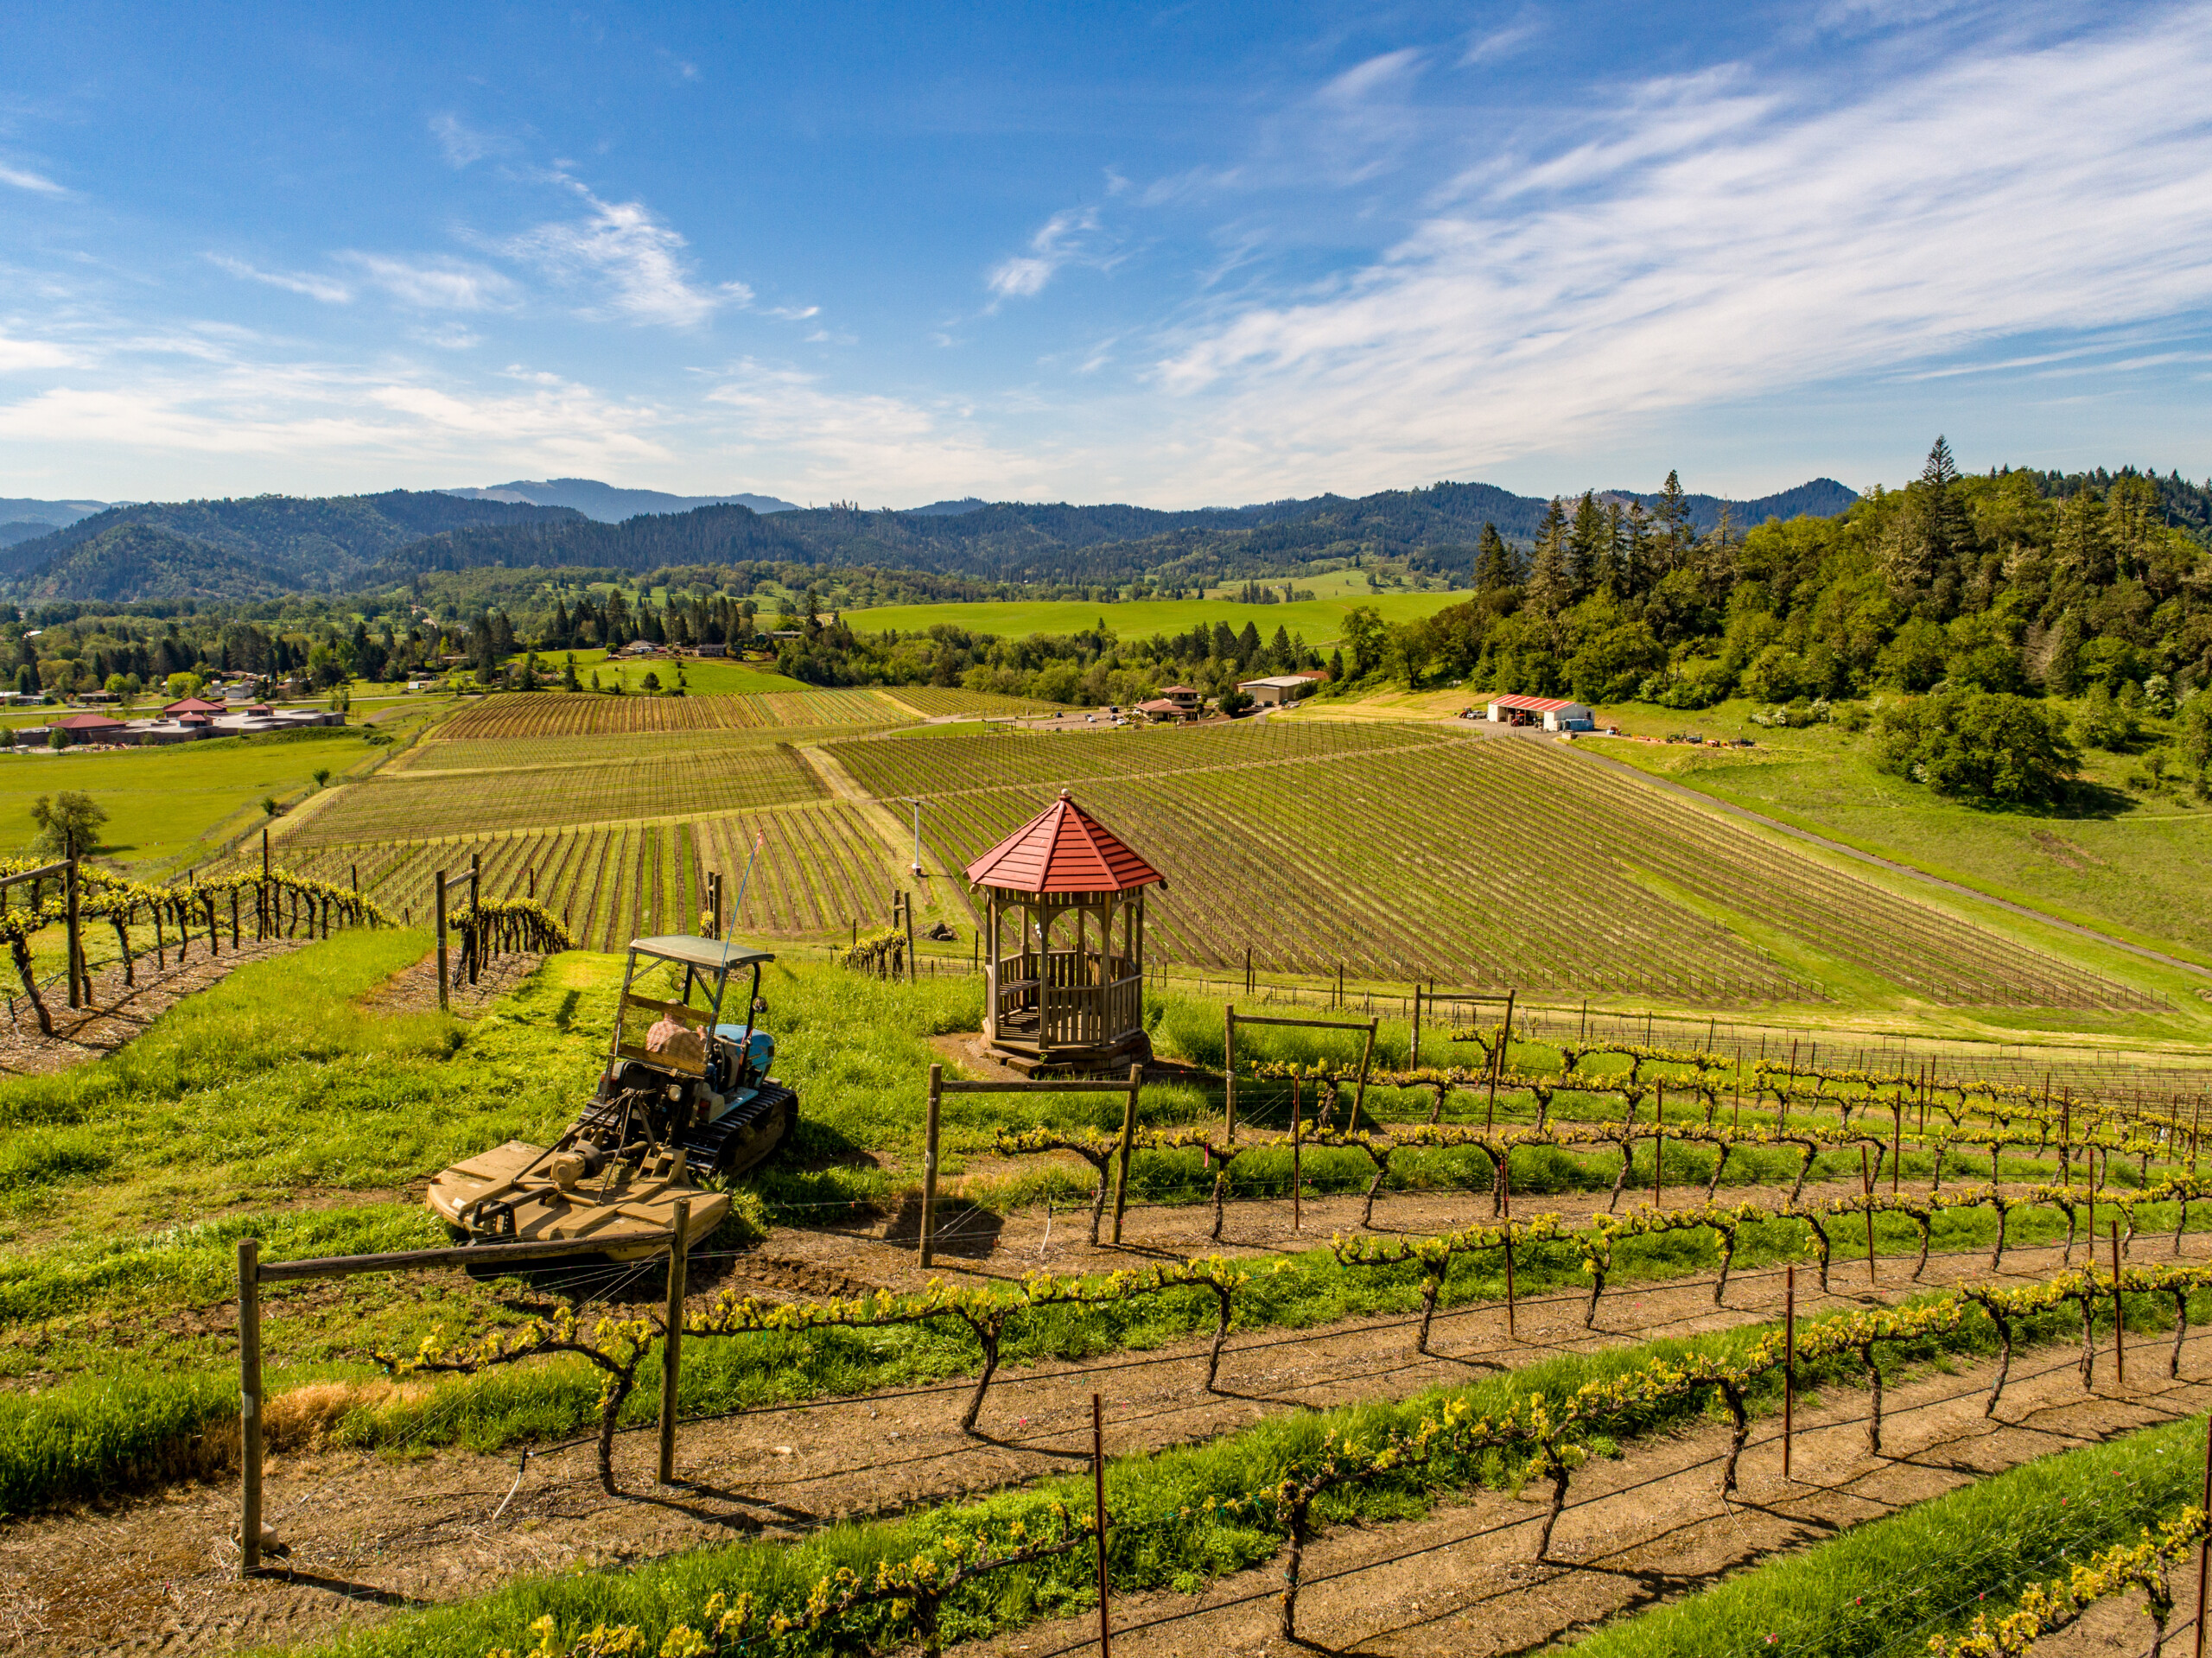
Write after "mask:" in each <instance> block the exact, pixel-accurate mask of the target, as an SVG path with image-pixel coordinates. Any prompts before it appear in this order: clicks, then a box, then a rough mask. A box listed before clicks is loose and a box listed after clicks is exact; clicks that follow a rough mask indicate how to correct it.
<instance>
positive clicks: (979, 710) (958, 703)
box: [884, 685, 1059, 720]
mask: <svg viewBox="0 0 2212 1658" xmlns="http://www.w3.org/2000/svg"><path fill="white" fill-rule="evenodd" d="M884 695H885V696H889V697H891V698H893V700H895V701H897V702H904V703H905V704H906V706H907V707H908V708H914V709H918V711H919V712H921V713H923V714H925V715H928V716H929V717H930V718H931V719H933V720H934V719H942V718H944V716H945V715H959V714H976V715H985V716H987V717H995V718H1006V717H1008V716H1011V715H1023V714H1052V713H1056V712H1058V711H1059V705H1058V703H1054V702H1039V700H1038V699H1037V698H1035V697H1033V696H998V695H996V694H995V692H991V691H963V690H960V689H956V688H954V687H950V686H944V685H897V686H893V687H892V688H891V689H889V690H887V691H886V692H885V693H884Z"/></svg>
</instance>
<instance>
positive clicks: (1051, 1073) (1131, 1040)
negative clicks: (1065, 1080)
mask: <svg viewBox="0 0 2212 1658" xmlns="http://www.w3.org/2000/svg"><path fill="white" fill-rule="evenodd" d="M980 1046H981V1047H982V1051H984V1052H985V1053H988V1054H989V1055H990V1056H991V1058H994V1059H996V1060H997V1061H998V1062H999V1063H1000V1064H1002V1065H1005V1066H1006V1067H1007V1069H1008V1070H1018V1071H1020V1073H1021V1074H1022V1075H1023V1076H1025V1077H1088V1076H1091V1075H1093V1074H1095V1073H1101V1072H1110V1071H1126V1070H1128V1068H1129V1067H1130V1066H1131V1065H1143V1064H1150V1063H1151V1062H1152V1039H1151V1038H1150V1037H1148V1036H1147V1035H1146V1034H1145V1033H1144V1032H1142V1031H1131V1032H1128V1035H1126V1036H1121V1037H1116V1039H1114V1040H1113V1041H1111V1042H1102V1043H1095V1044H1088V1045H1084V1046H1081V1047H1053V1048H1050V1049H1047V1050H1046V1051H1045V1052H1043V1053H1041V1054H1040V1053H1039V1052H1038V1051H1037V1045H1036V1044H1035V1043H1034V1042H1025V1041H1023V1040H1022V1039H1020V1037H1018V1036H1014V1035H1013V1034H1012V1033H1010V1032H1009V1033H1008V1034H1007V1035H1004V1036H1001V1037H1000V1038H998V1039H996V1040H990V1039H986V1040H985V1041H983V1042H982V1044H980Z"/></svg>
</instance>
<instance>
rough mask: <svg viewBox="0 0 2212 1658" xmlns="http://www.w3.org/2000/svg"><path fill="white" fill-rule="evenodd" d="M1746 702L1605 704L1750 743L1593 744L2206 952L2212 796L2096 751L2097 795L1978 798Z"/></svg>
mask: <svg viewBox="0 0 2212 1658" xmlns="http://www.w3.org/2000/svg"><path fill="white" fill-rule="evenodd" d="M1750 708H1751V704H1749V703H1745V702H1726V703H1723V704H1721V705H1720V706H1719V708H1711V709H1707V710H1705V711H1704V712H1701V713H1697V714H1681V713H1676V712H1675V711H1673V710H1671V709H1659V708H1641V707H1636V706H1627V707H1623V708H1610V709H1606V710H1604V711H1602V713H1601V715H1600V722H1601V723H1603V721H1604V720H1605V719H1606V718H1611V719H1612V720H1613V721H1616V722H1618V724H1619V725H1620V726H1621V727H1622V729H1623V730H1624V731H1628V732H1631V733H1635V734H1638V735H1652V736H1664V735H1666V734H1669V733H1670V732H1684V731H1694V732H1698V733H1700V734H1704V735H1706V736H1709V737H1734V736H1739V735H1743V736H1749V737H1751V739H1752V740H1753V741H1754V742H1756V743H1757V744H1758V746H1757V747H1756V748H1750V749H1712V748H1694V747H1690V746H1687V745H1667V746H1656V745H1653V744H1649V743H1638V742H1618V741H1613V740H1609V739H1603V738H1599V739H1589V740H1587V741H1588V742H1589V745H1590V750H1591V752H1592V753H1599V754H1603V755H1605V756H1606V757H1607V758H1608V759H1618V760H1620V761H1622V762H1624V763H1625V764H1627V765H1633V766H1636V767H1637V769H1638V770H1640V771H1643V772H1650V773H1652V774H1653V775H1655V776H1659V777H1664V778H1669V780H1670V781H1673V782H1675V783H1680V784H1682V785H1686V786H1688V787H1690V788H1693V789H1696V790H1699V791H1701V792H1703V793H1706V794H1709V795H1711V796H1713V797H1714V798H1715V799H1719V800H1725V801H1727V802H1730V803H1731V804H1736V805H1741V806H1747V807H1749V808H1751V810H1755V811H1761V812H1764V813H1767V814H1768V815H1769V816H1774V817H1777V818H1780V819H1782V820H1783V821H1784V822H1786V823H1795V824H1797V825H1799V826H1801V827H1803V828H1807V829H1815V830H1817V831H1819V832H1821V833H1822V834H1826V835H1832V836H1834V838H1836V839H1838V840H1840V841H1844V842H1848V843H1849V844H1851V845H1853V846H1857V847H1859V848H1864V849H1866V850H1869V851H1874V852H1878V853H1881V854H1884V855H1885V856H1888V857H1891V858H1895V859H1897V860H1898V861H1901V862H1904V863H1909V864H1911V865H1913V866H1914V867H1916V868H1920V869H1924V870H1927V871H1928V872H1929V873H1932V874H1936V875H1942V876H1944V877H1946V878H1947V879H1949V880H1956V881H1960V882H1962V883H1964V884H1965V885H1967V886H1973V887H1975V888H1977V889H1979V890H1980V891H1983V892H1986V893H1993V894H1995V895H1997V896H1999V897H2002V898H2007V899H2012V900H2014V901H2015V902H2018V903H2022V904H2026V905H2032V906H2034V907H2035V908H2037V909H2041V910H2044V911H2047V912H2050V913H2051V914H2054V915H2057V916H2060V917H2063V918H2066V919H2069V920H2074V921H2079V922H2082V923H2084V924H2088V925H2092V926H2097V927H2102V928H2106V929H2108V930H2110V931H2113V932H2114V933H2116V934H2118V935H2120V936H2121V937H2128V938H2131V939H2133V940H2134V941H2135V942H2138V943H2148V944H2152V945H2154V946H2158V947H2161V948H2165V949H2169V950H2178V953H2182V954H2185V955H2190V956H2195V957H2196V958H2198V959H2202V960H2205V961H2208V962H2212V892H2209V891H2208V890H2207V888H2206V886H2205V883H2204V881H2203V880H2202V876H2201V873H2200V872H2201V870H2202V867H2203V864H2204V860H2205V858H2206V856H2207V855H2208V854H2212V808H2207V807H2206V806H2204V805H2202V804H2197V803H2196V802H2195V801H2193V800H2191V799H2190V798H2189V797H2186V796H2184V795H2183V794H2180V793H2178V792H2174V793H2168V794H2165V795H2162V796H2152V797H2144V796H2141V795H2136V794H2131V793H2129V792H2127V791H2125V790H2123V789H2122V788H2120V787H2119V786H2118V785H2119V782H2120V778H2121V777H2122V776H2123V775H2124V774H2125V773H2126V772H2127V771H2128V770H2129V769H2131V768H2132V764H2133V763H2132V762H2131V761H2128V760H2126V759H2120V758H2118V757H2115V756H2112V755H2107V754H2102V753H2097V752H2095V751H2091V752H2090V753H2089V754H2088V768H2087V769H2088V778H2089V780H2090V781H2091V782H2092V783H2093V784H2095V785H2101V786H2100V787H2098V788H2097V789H2096V791H2095V793H2094V800H2095V803H2096V804H2093V805H2088V806H2084V807H2080V808H2075V809H2070V810H2063V811H2060V812H2056V813H2051V814H2049V815H2043V814H2030V813H2025V812H2009V811H1983V810H1977V809H1975V808H1974V807H1971V806H1967V805H1963V804H1959V803H1957V802H1955V801H1948V800H1945V799H1943V798H1942V797H1941V796H1938V795H1936V794H1935V793H1934V792H1932V791H1929V790H1928V789H1926V788H1924V787H1923V786H1922V785H1918V784H1915V783H1912V782H1910V781H1908V780H1907V779H1905V778H1898V777H1891V776H1887V775H1885V774H1884V773H1882V772H1877V771H1876V770H1875V769H1874V767H1873V765H1872V761H1871V759H1870V758H1869V752H1868V739H1867V738H1866V737H1865V736H1862V735H1853V734H1851V733H1849V732H1847V731H1844V730H1841V729H1840V728H1839V727H1833V726H1815V727H1809V728H1807V729H1803V730H1777V731H1770V730H1766V729H1764V728H1762V727H1758V726H1754V725H1752V724H1751V722H1750V721H1749V720H1748V718H1746V715H1748V713H1749V711H1750Z"/></svg>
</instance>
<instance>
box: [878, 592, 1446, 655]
mask: <svg viewBox="0 0 2212 1658" xmlns="http://www.w3.org/2000/svg"><path fill="white" fill-rule="evenodd" d="M1301 585H1310V584H1301ZM1469 597H1471V595H1470V594H1465V593H1396V592H1389V591H1384V592H1381V593H1351V594H1339V595H1337V596H1332V597H1330V598H1326V599H1306V600H1299V601H1297V602H1295V603H1294V604H1287V605H1285V604H1274V605H1243V604H1237V603H1235V602H1233V601H1231V600H1227V599H1132V600H1121V601H1117V602H1115V603H1112V604H1108V603H1104V602H1103V601H1102V602H1096V603H1094V602H1091V601H1089V600H1050V601H1042V600H1015V601H1009V602H997V603H976V604H959V603H956V604H943V605H884V606H880V607H876V608H874V609H870V610H849V611H847V612H845V613H844V614H843V615H842V617H841V618H840V619H841V620H842V621H843V622H844V624H845V625H846V626H848V627H849V628H851V629H852V630H853V631H854V632H856V633H883V632H891V631H893V630H894V629H895V630H897V631H898V632H901V633H925V632H928V631H929V630H930V629H931V628H932V627H935V626H939V625H942V626H946V627H958V628H964V629H966V630H967V631H968V632H971V633H995V634H999V635H1001V636H1005V637H1011V638H1027V636H1028V635H1030V634H1032V633H1048V634H1052V633H1080V632H1084V631H1085V630H1086V629H1089V628H1092V627H1096V626H1101V625H1103V626H1104V627H1105V628H1106V630H1107V632H1110V633H1112V634H1113V635H1114V636H1115V637H1116V638H1124V639H1141V638H1151V637H1152V636H1153V635H1154V634H1155V633H1164V634H1168V635H1173V634H1177V633H1187V632H1190V631H1191V629H1192V628H1193V627H1195V626H1199V625H1200V624H1204V625H1205V626H1207V627H1211V626H1213V625H1214V624H1215V623H1216V622H1226V623H1227V624H1228V625H1229V626H1230V628H1232V629H1235V630H1240V631H1241V630H1242V629H1243V626H1244V624H1245V623H1247V622H1250V623H1252V624H1253V625H1254V626H1256V627H1257V628H1258V629H1259V630H1260V634H1261V637H1262V638H1272V637H1273V636H1274V631H1275V629H1276V628H1278V627H1281V628H1284V629H1287V631H1288V632H1291V633H1293V634H1295V635H1299V636H1300V637H1302V638H1304V639H1305V641H1306V644H1308V645H1312V646H1313V647H1314V648H1315V649H1316V650H1325V649H1327V648H1328V647H1329V646H1330V645H1332V644H1334V643H1335V642H1336V641H1337V639H1338V638H1339V637H1341V635H1342V634H1343V632H1344V616H1345V614H1346V613H1348V612H1349V611H1351V610H1352V609H1353V608H1354V607H1357V606H1360V605H1365V606H1367V607H1370V609H1372V610H1374V611H1375V612H1376V614H1378V615H1380V616H1381V617H1382V618H1383V620H1384V621H1386V622H1412V621H1419V620H1420V619H1421V618H1422V617H1424V616H1433V615H1434V614H1435V613H1437V612H1438V611H1440V610H1442V609H1444V608H1445V607H1446V606H1447V605H1456V604H1461V603H1464V602H1465V600H1467V599H1468V598H1469Z"/></svg>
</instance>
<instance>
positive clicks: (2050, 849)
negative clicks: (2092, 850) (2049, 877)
mask: <svg viewBox="0 0 2212 1658" xmlns="http://www.w3.org/2000/svg"><path fill="white" fill-rule="evenodd" d="M2028 838H2029V839H2031V840H2032V841H2033V842H2035V843H2036V846H2037V848H2039V849H2040V850H2041V851H2042V852H2043V854H2044V856H2046V857H2048V858H2049V859H2050V861H2052V862H2053V863H2056V864H2058V865H2060V866H2061V867H2063V868H2067V869H2076V870H2079V869H2102V868H2103V867H2105V863H2104V861H2103V860H2102V859H2101V858H2095V857H2092V856H2091V855H2090V854H2088V851H2086V850H2085V849H2084V848H2082V847H2080V846H2078V845H2076V844H2075V842H2072V841H2069V840H2067V839H2066V838H2065V837H2064V836H2063V835H2054V834H2052V833H2051V832H2050V830H2049V829H2031V830H2030V831H2029V835H2028Z"/></svg>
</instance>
